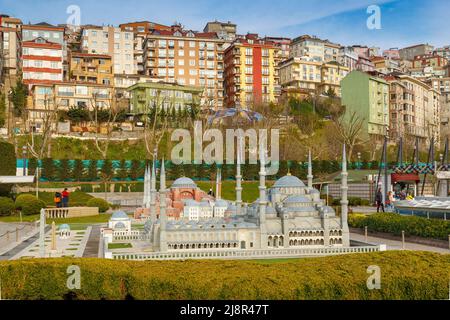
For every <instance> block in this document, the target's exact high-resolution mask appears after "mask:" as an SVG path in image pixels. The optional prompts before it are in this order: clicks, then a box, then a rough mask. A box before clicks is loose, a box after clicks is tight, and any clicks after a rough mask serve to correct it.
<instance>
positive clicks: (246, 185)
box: [196, 181, 274, 203]
mask: <svg viewBox="0 0 450 320" xmlns="http://www.w3.org/2000/svg"><path fill="white" fill-rule="evenodd" d="M273 183H274V182H273V181H266V186H267V188H269V187H271V186H272V184H273ZM196 184H197V186H198V187H199V188H200V189H202V190H203V191H205V192H208V191H209V189H210V188H212V189H213V190H214V189H215V182H214V181H196ZM258 186H259V182H258V181H249V182H246V181H244V182H242V188H243V190H242V201H244V202H248V203H251V202H254V201H255V200H256V199H258V197H259V190H258ZM235 188H236V182H235V181H223V182H222V199H226V200H230V201H235V200H236V190H235Z"/></svg>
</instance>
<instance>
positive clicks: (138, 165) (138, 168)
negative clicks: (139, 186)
mask: <svg viewBox="0 0 450 320" xmlns="http://www.w3.org/2000/svg"><path fill="white" fill-rule="evenodd" d="M129 175H130V178H131V179H132V180H133V181H137V180H138V179H139V178H142V177H143V176H144V166H143V164H142V162H141V161H139V160H135V159H134V160H131V166H130V171H129Z"/></svg>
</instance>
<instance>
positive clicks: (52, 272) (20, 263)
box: [0, 251, 450, 300]
mask: <svg viewBox="0 0 450 320" xmlns="http://www.w3.org/2000/svg"><path fill="white" fill-rule="evenodd" d="M70 265H77V266H79V267H80V269H81V270H83V274H82V275H83V285H82V286H81V289H80V290H75V291H71V290H70V289H67V286H66V282H67V267H68V266H70ZM370 265H377V266H379V267H380V269H381V270H382V272H383V285H382V286H381V289H380V290H370V289H368V288H367V285H366V282H367V277H368V275H367V266H370ZM449 266H450V256H449V255H442V254H437V253H431V252H415V251H412V252H409V251H387V252H378V253H367V254H351V255H339V256H330V257H320V258H303V259H293V260H292V259H289V260H275V261H267V262H266V261H264V262H261V261H232V260H229V261H228V260H201V261H198V260H187V261H124V260H106V259H86V258H84V259H70V258H63V259H61V258H59V259H29V260H28V259H22V260H13V261H0V278H1V279H2V296H3V297H4V298H5V299H11V300H61V299H64V298H66V297H67V296H68V295H70V294H72V295H74V296H73V297H72V298H74V299H82V300H89V299H90V300H102V299H105V300H120V299H126V298H128V299H138V300H304V299H307V300H324V299H325V300H354V299H362V300H404V299H407V300H443V299H446V298H448V279H449V276H450V267H449ZM261 275H264V276H261ZM187 279H189V281H187Z"/></svg>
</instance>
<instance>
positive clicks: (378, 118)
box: [341, 70, 389, 142]
mask: <svg viewBox="0 0 450 320" xmlns="http://www.w3.org/2000/svg"><path fill="white" fill-rule="evenodd" d="M341 91H342V105H344V106H345V108H346V112H345V119H346V121H350V119H351V118H352V116H353V115H355V116H356V119H357V120H358V121H362V122H363V127H362V132H361V139H363V140H366V139H373V141H375V142H381V141H382V140H383V138H384V136H385V135H386V134H388V133H389V84H388V83H387V82H386V81H385V80H384V79H381V78H378V77H376V76H373V75H371V74H369V73H367V72H361V71H358V70H355V71H352V72H350V73H349V74H348V75H347V76H346V77H345V78H344V79H343V80H342V81H341ZM354 119H355V118H354Z"/></svg>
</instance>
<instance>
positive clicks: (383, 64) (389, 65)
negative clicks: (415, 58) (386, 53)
mask: <svg viewBox="0 0 450 320" xmlns="http://www.w3.org/2000/svg"><path fill="white" fill-rule="evenodd" d="M370 61H371V62H372V63H373V65H374V70H375V71H376V72H380V73H383V74H389V73H392V72H400V61H399V60H393V59H390V58H386V57H372V58H370Z"/></svg>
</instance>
